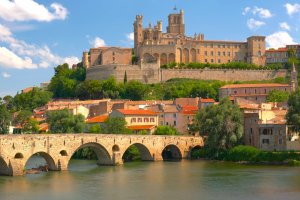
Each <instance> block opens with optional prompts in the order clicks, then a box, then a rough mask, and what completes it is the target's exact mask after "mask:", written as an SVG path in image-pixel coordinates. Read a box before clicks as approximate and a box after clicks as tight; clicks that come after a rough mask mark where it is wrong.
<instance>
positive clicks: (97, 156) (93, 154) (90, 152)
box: [68, 142, 112, 168]
mask: <svg viewBox="0 0 300 200" xmlns="http://www.w3.org/2000/svg"><path fill="white" fill-rule="evenodd" d="M83 159H85V160H95V161H97V164H98V165H111V164H112V159H111V156H110V154H109V153H108V151H107V149H106V148H105V147H104V146H102V145H101V144H98V143H94V142H91V143H86V144H83V145H81V146H79V147H78V148H76V150H75V151H73V153H72V156H71V158H70V160H69V161H68V168H70V165H72V166H75V165H76V162H75V161H71V160H83ZM71 168H72V167H71ZM73 168H75V167H73Z"/></svg>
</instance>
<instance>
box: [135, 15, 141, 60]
mask: <svg viewBox="0 0 300 200" xmlns="http://www.w3.org/2000/svg"><path fill="white" fill-rule="evenodd" d="M133 28H134V54H135V55H136V56H138V57H139V56H140V55H139V47H140V46H141V44H142V42H143V16H142V15H137V16H136V18H135V21H134V23H133Z"/></svg>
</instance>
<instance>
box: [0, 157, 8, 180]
mask: <svg viewBox="0 0 300 200" xmlns="http://www.w3.org/2000/svg"><path fill="white" fill-rule="evenodd" d="M0 175H2V176H9V175H10V173H9V168H8V165H7V163H6V162H5V161H4V160H3V158H1V157H0Z"/></svg>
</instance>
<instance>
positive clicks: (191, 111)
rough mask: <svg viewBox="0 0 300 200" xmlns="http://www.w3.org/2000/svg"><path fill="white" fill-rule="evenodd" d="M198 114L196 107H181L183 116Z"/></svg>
mask: <svg viewBox="0 0 300 200" xmlns="http://www.w3.org/2000/svg"><path fill="white" fill-rule="evenodd" d="M197 112H198V107H196V106H183V107H182V113H183V114H184V115H195V114H197Z"/></svg>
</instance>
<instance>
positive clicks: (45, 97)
mask: <svg viewBox="0 0 300 200" xmlns="http://www.w3.org/2000/svg"><path fill="white" fill-rule="evenodd" d="M52 95H53V94H52V93H51V92H49V91H42V90H41V89H40V88H33V89H32V90H31V91H29V92H27V93H21V94H17V95H16V96H15V97H14V99H13V106H12V107H13V108H14V109H12V110H15V111H18V110H29V111H32V110H33V109H35V108H38V107H41V106H43V105H45V104H47V103H48V102H49V101H50V100H51V98H52Z"/></svg>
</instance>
